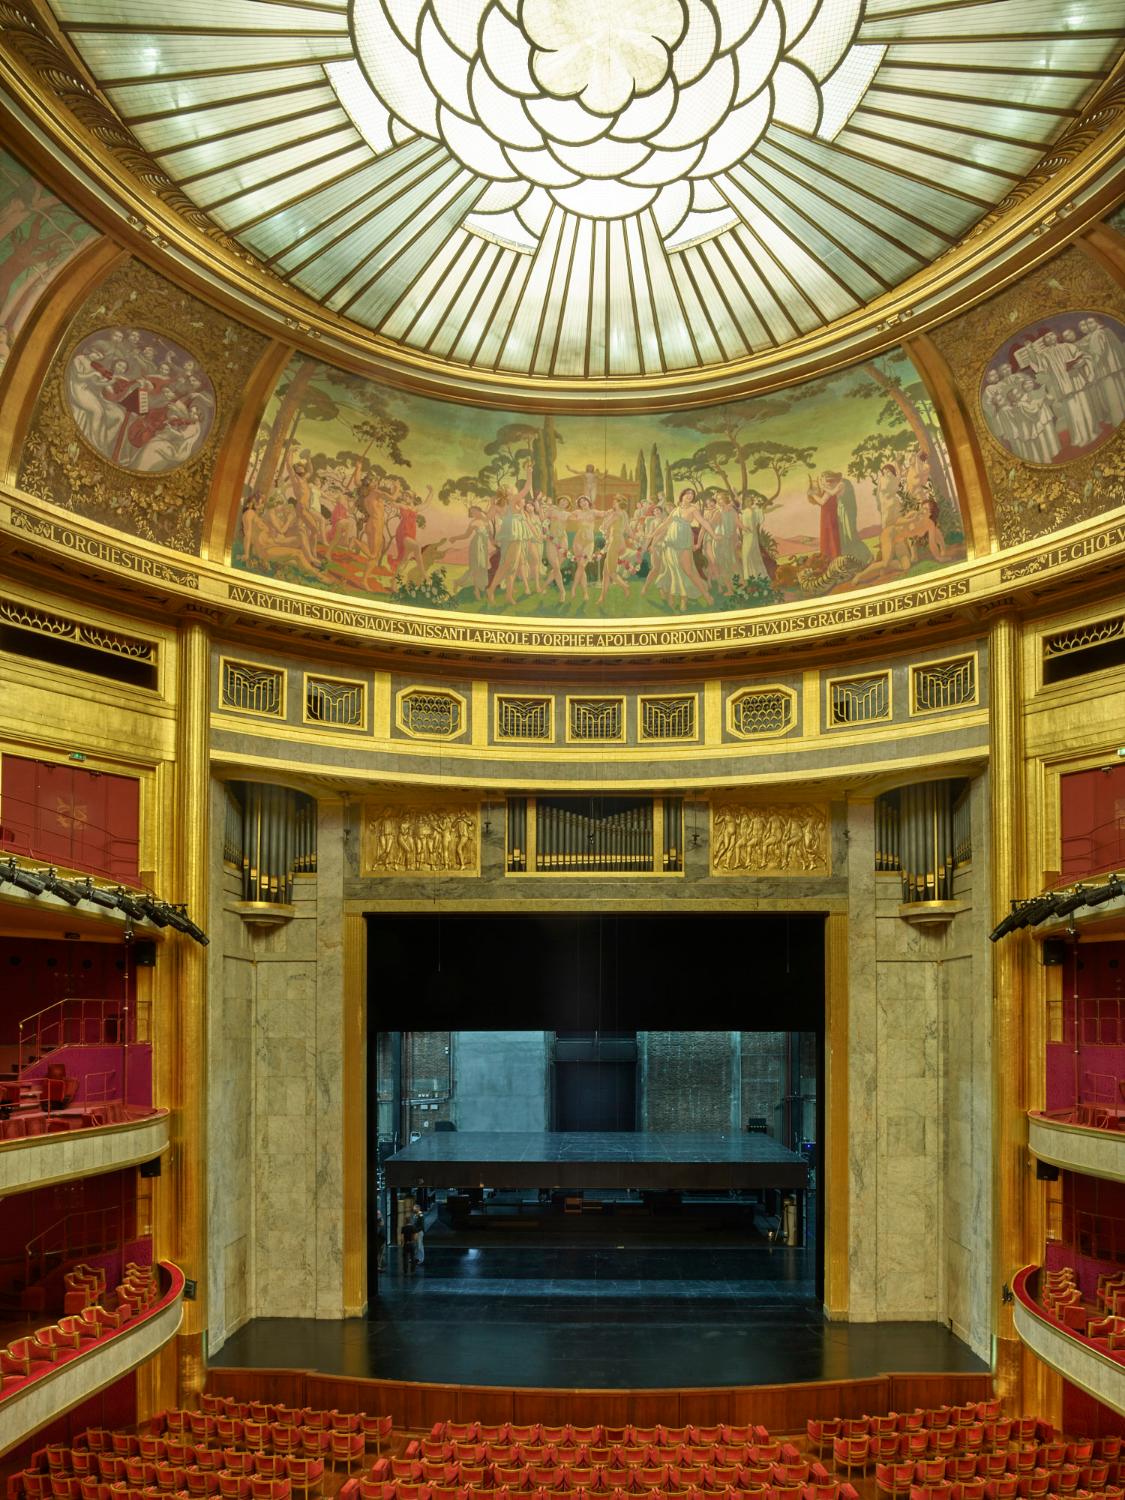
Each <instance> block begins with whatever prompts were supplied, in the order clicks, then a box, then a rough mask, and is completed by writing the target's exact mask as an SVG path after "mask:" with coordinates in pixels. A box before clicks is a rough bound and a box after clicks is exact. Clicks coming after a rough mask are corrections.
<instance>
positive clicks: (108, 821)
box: [0, 755, 141, 886]
mask: <svg viewBox="0 0 1125 1500" xmlns="http://www.w3.org/2000/svg"><path fill="white" fill-rule="evenodd" d="M140 808H141V797H140V782H139V781H137V780H136V778H135V777H132V776H109V775H106V774H104V773H102V772H101V771H87V770H85V769H84V768H83V767H82V766H74V765H69V764H67V763H65V762H64V763H63V764H61V765H59V764H55V763H54V762H51V761H40V760H28V759H26V758H25V757H24V756H21V755H5V756H4V757H3V759H2V760H0V848H3V849H10V850H11V851H12V852H13V853H14V854H23V855H27V856H28V857H29V858H31V859H39V860H42V861H43V862H44V863H45V864H51V865H59V866H62V867H64V868H66V869H70V870H82V871H88V872H89V873H90V874H92V875H102V876H105V877H107V878H109V879H111V880H120V881H122V882H124V883H126V884H128V885H134V886H135V885H137V884H138V883H139V879H140V877H139V873H138V865H139V856H140Z"/></svg>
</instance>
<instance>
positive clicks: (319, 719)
mask: <svg viewBox="0 0 1125 1500" xmlns="http://www.w3.org/2000/svg"><path fill="white" fill-rule="evenodd" d="M366 715H367V685H366V683H362V682H336V681H334V680H333V679H332V678H327V677H310V678H309V679H308V681H307V683H306V685H305V717H306V719H307V720H308V721H309V723H310V724H328V725H332V726H334V727H339V728H342V729H362V728H363V724H364V720H365V718H366Z"/></svg>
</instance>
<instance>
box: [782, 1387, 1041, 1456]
mask: <svg viewBox="0 0 1125 1500" xmlns="http://www.w3.org/2000/svg"><path fill="white" fill-rule="evenodd" d="M999 1421H1000V1402H999V1401H997V1400H994V1399H990V1400H988V1401H969V1402H966V1403H965V1405H963V1406H932V1407H929V1408H926V1407H921V1406H919V1407H915V1409H914V1410H913V1411H904V1412H897V1411H891V1412H886V1413H885V1414H884V1415H882V1416H865V1417H810V1419H809V1421H808V1422H807V1424H806V1435H807V1437H808V1440H809V1442H810V1444H811V1445H812V1446H813V1447H814V1448H816V1449H817V1451H818V1452H826V1451H827V1449H828V1448H830V1447H831V1445H832V1442H833V1440H834V1439H835V1438H838V1437H868V1436H874V1435H876V1434H878V1433H888V1432H918V1431H920V1430H921V1429H923V1428H925V1429H926V1430H928V1431H930V1432H941V1431H944V1430H945V1429H946V1428H950V1427H971V1426H973V1425H975V1424H976V1423H978V1422H981V1423H988V1422H999ZM1044 1425H1045V1424H1043V1423H1041V1422H1040V1421H1039V1418H1038V1417H1015V1418H1012V1419H1010V1420H1009V1422H1008V1431H1010V1432H1011V1433H1012V1434H1013V1435H1014V1436H1015V1437H1016V1438H1017V1439H1018V1440H1020V1441H1026V1440H1028V1439H1030V1438H1033V1437H1037V1436H1042V1434H1041V1433H1040V1431H1039V1429H1040V1428H1041V1427H1043V1426H1044ZM1051 1435H1053V1429H1052V1433H1051Z"/></svg>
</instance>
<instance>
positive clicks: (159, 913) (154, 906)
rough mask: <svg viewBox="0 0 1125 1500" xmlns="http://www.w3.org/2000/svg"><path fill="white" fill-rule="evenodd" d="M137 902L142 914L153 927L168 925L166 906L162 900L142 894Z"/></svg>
mask: <svg viewBox="0 0 1125 1500" xmlns="http://www.w3.org/2000/svg"><path fill="white" fill-rule="evenodd" d="M138 904H139V906H140V908H141V913H142V915H144V916H145V917H147V918H148V920H149V921H150V922H151V923H152V924H153V926H154V927H167V926H168V908H167V907H166V906H165V905H164V903H163V902H162V901H157V900H156V899H155V897H153V896H142V897H141V900H140V902H139V903H138Z"/></svg>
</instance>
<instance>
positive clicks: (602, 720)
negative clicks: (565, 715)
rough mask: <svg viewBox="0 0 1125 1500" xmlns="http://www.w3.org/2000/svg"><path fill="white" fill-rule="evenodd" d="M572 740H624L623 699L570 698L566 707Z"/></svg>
mask: <svg viewBox="0 0 1125 1500" xmlns="http://www.w3.org/2000/svg"><path fill="white" fill-rule="evenodd" d="M568 712H569V721H568V722H569V729H570V738H571V739H572V740H586V741H591V740H621V739H624V738H625V733H624V724H625V700H624V699H623V698H571V700H570V702H569V705H568Z"/></svg>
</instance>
